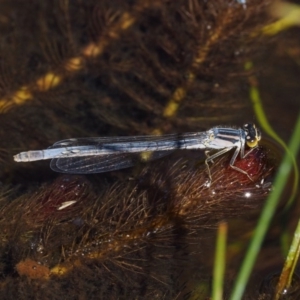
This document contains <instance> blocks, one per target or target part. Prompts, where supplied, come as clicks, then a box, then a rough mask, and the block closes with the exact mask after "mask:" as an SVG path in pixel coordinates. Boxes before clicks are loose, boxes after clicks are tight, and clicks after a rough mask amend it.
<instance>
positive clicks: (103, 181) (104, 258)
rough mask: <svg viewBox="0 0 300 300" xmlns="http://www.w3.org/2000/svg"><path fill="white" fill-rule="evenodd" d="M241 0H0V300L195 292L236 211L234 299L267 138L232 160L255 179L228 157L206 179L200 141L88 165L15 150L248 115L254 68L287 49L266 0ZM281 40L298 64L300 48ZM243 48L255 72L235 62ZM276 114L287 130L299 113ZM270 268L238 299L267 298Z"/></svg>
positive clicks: (267, 174)
mask: <svg viewBox="0 0 300 300" xmlns="http://www.w3.org/2000/svg"><path fill="white" fill-rule="evenodd" d="M240 2H241V1H231V0H229V1H224V0H214V1H198V0H178V1H177V0H176V1H164V0H152V1H147V0H140V1H138V0H135V1H118V0H110V1H106V0H91V1H80V0H78V1H71V2H69V1H58V2H53V1H31V4H30V6H29V5H28V6H27V5H25V4H24V3H23V1H18V0H13V1H2V2H1V4H0V7H1V12H0V32H1V36H0V41H1V43H0V47H1V48H0V51H1V52H0V53H1V56H0V125H1V126H0V140H1V145H0V147H1V149H0V150H1V151H0V163H1V168H0V178H1V179H0V180H1V183H2V185H1V187H0V188H1V190H0V236H1V244H0V254H1V263H0V272H1V275H2V279H1V282H0V296H1V298H5V299H13V298H20V297H21V298H22V299H32V297H36V298H43V299H62V298H64V299H75V298H81V299H84V298H88V299H93V298H95V299H205V298H206V297H209V296H210V295H211V276H212V269H213V266H212V265H213V251H214V241H215V229H216V228H217V225H218V223H219V222H221V221H224V220H232V219H235V220H234V221H232V223H229V227H228V230H229V233H232V234H233V235H232V237H231V236H229V247H228V255H227V256H228V257H227V268H226V270H227V272H226V276H225V282H224V286H225V287H224V298H228V297H229V295H230V291H231V289H232V286H233V284H234V280H235V276H236V274H237V271H238V266H239V264H240V262H241V261H242V258H243V255H244V252H245V247H246V246H245V244H246V243H247V241H248V240H249V238H250V236H251V232H252V229H253V227H254V226H255V222H256V220H257V212H258V210H259V209H260V208H261V207H262V205H263V204H264V201H265V199H266V198H267V195H268V194H269V193H270V190H271V189H272V181H273V177H274V171H275V167H276V165H277V161H278V156H276V155H277V154H274V152H276V151H274V148H272V150H270V143H269V144H268V142H266V141H263V142H262V144H263V147H259V148H257V149H255V150H254V151H253V152H252V153H251V154H250V155H249V156H247V157H246V158H245V159H243V160H238V161H237V162H236V164H237V166H238V167H239V168H241V169H246V170H247V171H248V172H249V174H251V176H252V177H253V181H252V180H250V179H249V178H248V177H247V176H245V175H244V174H242V173H239V172H236V171H235V170H233V169H231V168H228V162H229V160H230V157H231V156H232V153H229V154H228V155H225V156H223V157H220V158H217V159H216V160H215V161H214V163H213V164H211V173H212V178H213V182H212V184H211V186H208V185H207V179H208V175H207V172H206V168H205V164H204V159H203V158H204V155H203V153H202V152H199V151H181V152H180V153H179V152H178V153H177V152H175V153H173V154H171V155H170V156H168V157H165V158H164V159H162V160H158V161H153V162H149V163H147V164H145V165H137V166H136V167H134V168H132V169H127V170H123V171H118V172H111V173H107V174H106V173H105V174H99V175H91V176H86V177H84V176H75V175H74V176H73V175H61V174H55V173H53V172H52V171H51V170H50V168H49V167H48V164H47V163H44V162H38V163H29V164H26V165H25V164H17V163H15V162H13V155H15V154H16V153H18V152H20V151H26V150H31V149H32V150H33V149H44V148H45V147H47V146H49V145H51V144H53V143H54V142H56V141H58V140H62V139H65V138H71V137H88V136H111V135H141V134H161V133H171V132H178V133H180V132H189V131H192V132H194V131H203V130H207V129H209V128H211V127H213V126H216V125H223V124H228V125H233V124H234V125H236V126H240V125H241V124H243V123H245V122H248V121H253V120H252V119H253V116H254V113H253V111H252V108H251V103H250V101H249V99H248V77H249V76H253V74H254V73H257V71H262V70H264V68H266V72H268V70H269V69H268V68H267V67H266V65H268V63H269V62H268V57H267V58H266V56H270V57H271V55H269V52H268V51H269V50H270V49H271V48H275V49H277V51H278V53H280V54H281V53H282V51H280V43H279V42H278V41H277V40H276V39H275V38H274V37H271V38H270V37H266V36H264V35H263V34H260V33H262V32H263V31H262V29H263V28H266V27H265V26H266V25H270V24H271V23H272V21H273V19H272V18H273V17H271V16H270V14H269V13H268V11H269V7H270V2H269V1H256V0H253V1H251V0H250V1H246V2H245V3H244V2H243V3H240ZM287 45H288V46H287V47H288V49H290V50H293V49H294V52H293V51H290V52H289V57H293V58H294V59H295V60H296V58H297V51H295V49H299V45H297V44H296V42H295V41H294V39H292V42H290V40H288V39H287ZM297 47H298V48H297ZM266 53H268V54H266ZM264 55H265V57H264ZM275 57H276V56H272V59H273V61H272V62H270V64H272V63H273V62H274V60H275V59H276V58H275ZM298 59H299V57H298ZM249 60H251V61H256V62H257V63H256V66H257V68H256V69H251V70H246V71H245V70H244V67H243V66H244V64H245V62H247V61H249ZM264 60H265V61H266V64H263V63H264ZM257 74H259V73H257ZM279 75H280V76H282V77H283V74H282V73H280V74H279ZM280 76H277V77H276V78H279V77H280ZM282 81H283V82H284V80H282ZM276 84H277V85H278V86H279V82H276ZM289 84H290V86H289V87H290V89H292V88H295V91H297V89H296V87H294V86H293V83H291V82H290V81H289ZM291 85H292V86H291ZM293 91H294V90H293ZM294 93H296V92H294ZM268 95H269V94H268V93H267V92H265V94H264V96H265V97H266V98H267V100H268ZM271 103H273V102H272V101H271ZM290 105H293V103H292V102H291V104H290ZM270 106H271V105H270ZM271 107H276V106H275V105H274V106H271ZM297 107H298V106H297V104H296V105H295V108H297ZM295 112H296V109H295ZM280 113H282V119H281V120H280V121H282V122H283V123H281V124H283V125H282V126H283V127H282V128H283V129H284V130H285V129H286V128H291V124H293V117H291V118H285V113H284V111H282V112H281V111H280ZM285 137H286V136H285ZM275 148H276V147H275ZM283 202H284V201H283ZM283 204H284V203H282V205H283ZM295 211H296V210H295ZM230 224H232V225H230ZM274 228H275V229H274V230H275V231H276V228H278V227H276V226H274ZM278 235H279V234H278V232H277V235H276V238H275V239H278ZM233 236H234V238H233ZM270 236H271V237H270V238H269V239H270V240H272V236H274V233H272V232H271V235H270ZM278 252H279V251H278ZM270 264H271V263H269V262H266V263H265V265H264V266H263V264H260V265H259V266H258V267H257V268H256V271H255V272H256V273H255V272H254V276H253V278H251V279H250V283H249V288H248V289H247V290H246V292H245V296H244V298H243V299H259V297H261V298H260V299H271V298H270V297H271V296H270V295H271V294H272V292H273V290H271V291H270V290H268V288H265V287H266V286H268V284H269V282H268V280H266V278H267V277H268V276H269V274H270V273H269V272H268V271H267V269H269V268H270ZM275 265H276V264H275ZM255 274H259V276H256V275H255ZM258 287H260V288H258ZM268 297H269V298H268Z"/></svg>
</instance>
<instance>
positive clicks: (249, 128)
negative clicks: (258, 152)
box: [243, 123, 261, 148]
mask: <svg viewBox="0 0 300 300" xmlns="http://www.w3.org/2000/svg"><path fill="white" fill-rule="evenodd" d="M243 129H244V131H245V134H246V143H247V146H248V147H250V148H254V147H256V146H257V145H258V142H259V141H260V140H261V132H260V130H259V129H258V128H257V127H256V126H255V124H253V123H247V124H244V125H243Z"/></svg>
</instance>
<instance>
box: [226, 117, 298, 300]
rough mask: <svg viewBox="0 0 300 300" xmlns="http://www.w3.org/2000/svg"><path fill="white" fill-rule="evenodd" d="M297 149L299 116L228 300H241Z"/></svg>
mask: <svg viewBox="0 0 300 300" xmlns="http://www.w3.org/2000/svg"><path fill="white" fill-rule="evenodd" d="M299 147H300V114H299V116H298V120H297V123H296V126H295V128H294V132H293V135H292V138H291V141H290V143H289V146H288V148H289V152H290V153H286V154H285V156H284V159H283V161H282V163H281V164H280V166H279V169H278V173H277V176H276V178H275V182H274V188H273V191H272V192H271V194H270V196H269V197H268V199H267V201H266V204H265V206H264V209H263V211H262V214H261V215H260V218H259V221H258V225H257V227H256V229H255V232H254V235H253V238H252V240H251V243H250V246H249V249H248V251H247V253H246V256H245V259H244V261H243V264H242V267H241V269H240V272H239V274H238V277H237V280H236V282H235V285H234V288H233V291H232V294H231V296H230V300H239V299H242V296H243V293H244V290H245V288H246V284H247V281H248V279H249V276H250V273H251V270H252V268H253V265H254V262H255V260H256V257H257V254H258V252H259V249H260V247H261V244H262V241H263V238H264V236H265V234H266V231H267V229H268V227H269V224H270V221H271V219H272V216H273V214H274V212H275V209H276V206H277V204H278V202H279V199H280V196H281V193H282V191H283V189H284V187H285V184H286V181H287V179H288V174H289V172H290V170H291V167H292V164H293V162H292V158H291V155H290V154H292V155H293V156H294V157H295V156H296V155H297V153H298V151H299Z"/></svg>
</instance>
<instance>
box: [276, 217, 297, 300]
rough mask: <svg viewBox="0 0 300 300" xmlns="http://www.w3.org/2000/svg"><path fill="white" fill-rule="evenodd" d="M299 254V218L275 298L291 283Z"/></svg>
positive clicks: (278, 297)
mask: <svg viewBox="0 0 300 300" xmlns="http://www.w3.org/2000/svg"><path fill="white" fill-rule="evenodd" d="M299 254H300V220H299V221H298V225H297V228H296V230H295V233H294V238H293V241H292V244H291V247H290V250H289V253H288V255H287V258H286V260H285V264H284V267H283V270H282V272H281V275H280V278H279V281H278V284H277V286H276V292H275V295H276V296H275V300H278V299H280V297H281V295H283V294H284V291H285V290H288V289H289V288H290V286H291V284H292V279H293V274H294V271H295V268H296V265H297V262H298V260H299Z"/></svg>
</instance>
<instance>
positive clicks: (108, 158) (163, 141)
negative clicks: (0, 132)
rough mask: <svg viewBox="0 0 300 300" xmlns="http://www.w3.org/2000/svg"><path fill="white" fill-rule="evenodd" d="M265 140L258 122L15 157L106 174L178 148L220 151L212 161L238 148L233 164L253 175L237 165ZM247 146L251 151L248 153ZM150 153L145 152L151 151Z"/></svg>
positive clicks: (67, 144)
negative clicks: (237, 159)
mask: <svg viewBox="0 0 300 300" xmlns="http://www.w3.org/2000/svg"><path fill="white" fill-rule="evenodd" d="M260 139H261V133H260V131H259V130H258V129H257V128H256V126H255V125H254V124H244V125H243V127H242V128H231V127H213V128H211V129H209V130H207V131H204V132H195V133H183V134H167V135H161V136H151V135H150V136H128V137H91V138H78V139H67V140H62V141H59V142H56V143H55V144H54V145H53V146H51V147H49V148H48V149H45V150H36V151H28V152H21V153H19V154H17V155H15V156H14V160H15V161H17V162H28V161H36V160H43V159H52V161H51V163H50V167H51V169H52V170H54V171H57V172H62V173H71V174H91V173H102V172H108V171H113V170H119V169H123V168H128V167H131V166H133V165H135V164H136V163H137V162H138V161H140V160H141V159H142V158H143V157H145V156H148V158H149V159H148V160H153V159H157V158H160V157H162V156H164V155H166V154H168V153H169V152H170V151H173V150H176V149H185V150H191V149H204V150H213V149H215V150H220V151H218V152H216V153H214V154H213V155H211V156H209V155H208V151H205V154H206V156H207V158H206V160H205V163H206V165H207V169H208V174H209V178H210V180H211V174H210V169H209V165H208V163H209V162H213V160H214V159H215V158H216V157H218V156H220V155H223V154H224V153H226V152H228V151H230V150H231V149H234V148H235V151H234V153H233V156H232V158H231V160H230V162H229V165H230V167H231V168H233V169H234V170H236V171H238V172H241V173H243V174H245V175H247V176H248V177H249V178H250V179H251V177H250V176H249V175H248V173H247V172H246V171H244V170H242V169H240V168H238V167H236V166H235V165H234V163H235V160H236V158H237V156H238V155H239V153H240V157H241V159H243V158H245V157H246V156H247V155H248V154H249V153H250V152H251V151H252V149H254V148H255V147H257V145H258V142H259V141H260ZM246 145H247V146H248V147H249V148H250V150H249V151H248V152H247V153H246V152H245V147H246ZM149 153H150V155H145V154H149Z"/></svg>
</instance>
